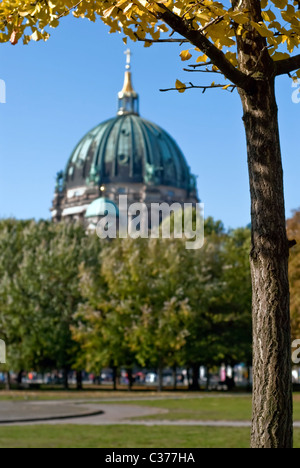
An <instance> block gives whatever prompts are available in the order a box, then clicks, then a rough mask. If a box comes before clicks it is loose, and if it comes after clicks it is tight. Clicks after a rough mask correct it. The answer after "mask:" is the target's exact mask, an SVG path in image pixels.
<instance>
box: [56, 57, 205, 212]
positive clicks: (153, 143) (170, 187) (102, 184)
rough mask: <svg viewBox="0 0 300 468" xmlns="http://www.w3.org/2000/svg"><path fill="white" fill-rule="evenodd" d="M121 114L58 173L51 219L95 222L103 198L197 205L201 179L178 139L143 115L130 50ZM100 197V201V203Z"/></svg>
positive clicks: (84, 140) (79, 146) (85, 139)
mask: <svg viewBox="0 0 300 468" xmlns="http://www.w3.org/2000/svg"><path fill="white" fill-rule="evenodd" d="M126 54H127V65H126V71H125V79H124V85H123V88H122V90H121V91H120V92H119V93H118V113H117V115H116V117H114V118H112V119H109V120H106V121H105V122H103V123H101V124H100V125H98V126H97V127H95V128H94V129H93V130H91V131H90V132H88V133H87V134H86V135H85V136H84V137H83V138H82V139H81V141H80V142H79V143H78V144H77V146H76V148H75V150H74V151H73V153H72V155H71V157H70V159H69V161H68V163H67V166H66V169H65V170H64V171H62V172H59V173H58V174H57V183H56V190H55V196H54V200H53V206H52V210H51V211H52V218H53V220H55V221H60V220H61V219H63V218H66V219H69V220H84V219H85V220H86V219H87V218H88V219H90V220H93V219H94V218H96V217H100V216H101V215H100V212H102V205H101V203H102V202H101V199H104V198H105V199H107V200H110V201H111V202H113V203H114V204H116V206H117V205H118V201H119V196H120V195H122V194H124V195H127V197H128V201H129V202H130V203H132V204H133V203H135V202H144V203H146V205H147V206H149V207H150V205H151V204H152V203H157V202H167V203H173V202H178V203H181V204H182V203H196V202H197V201H198V197H197V188H196V179H195V177H194V176H193V175H192V174H191V171H190V168H189V166H188V164H187V162H186V160H185V157H184V156H183V154H182V152H181V150H180V148H179V147H178V145H177V143H176V142H175V140H174V139H173V138H172V137H171V136H170V135H169V134H168V133H167V132H166V131H165V130H163V129H162V128H161V127H159V126H158V125H156V124H154V123H152V122H149V121H148V120H145V119H144V118H142V117H141V116H140V115H139V96H138V94H137V93H136V92H135V91H134V88H133V85H132V77H131V72H130V51H126ZM99 195H100V198H99Z"/></svg>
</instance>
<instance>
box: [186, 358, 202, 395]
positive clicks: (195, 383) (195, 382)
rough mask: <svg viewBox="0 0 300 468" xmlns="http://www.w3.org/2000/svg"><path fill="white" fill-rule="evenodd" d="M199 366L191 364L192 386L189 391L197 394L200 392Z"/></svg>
mask: <svg viewBox="0 0 300 468" xmlns="http://www.w3.org/2000/svg"><path fill="white" fill-rule="evenodd" d="M199 367H200V366H199V365H198V364H193V365H192V384H191V385H190V388H189V390H191V391H193V392H197V391H198V390H200V387H199Z"/></svg>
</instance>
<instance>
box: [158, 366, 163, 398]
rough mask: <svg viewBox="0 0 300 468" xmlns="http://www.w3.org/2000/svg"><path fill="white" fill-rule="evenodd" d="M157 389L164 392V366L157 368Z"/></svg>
mask: <svg viewBox="0 0 300 468" xmlns="http://www.w3.org/2000/svg"><path fill="white" fill-rule="evenodd" d="M157 379H158V382H157V391H158V392H162V391H163V367H162V366H159V368H158V370H157Z"/></svg>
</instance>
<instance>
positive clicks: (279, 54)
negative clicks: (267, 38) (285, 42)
mask: <svg viewBox="0 0 300 468" xmlns="http://www.w3.org/2000/svg"><path fill="white" fill-rule="evenodd" d="M289 57H290V56H289V54H285V53H283V52H275V54H273V55H272V59H273V60H274V61H275V62H277V61H278V60H284V59H288V58H289Z"/></svg>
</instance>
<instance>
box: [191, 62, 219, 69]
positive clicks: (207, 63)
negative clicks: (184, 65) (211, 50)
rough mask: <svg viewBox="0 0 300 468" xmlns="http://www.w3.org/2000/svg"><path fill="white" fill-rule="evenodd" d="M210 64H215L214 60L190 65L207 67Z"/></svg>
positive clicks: (192, 66)
mask: <svg viewBox="0 0 300 468" xmlns="http://www.w3.org/2000/svg"><path fill="white" fill-rule="evenodd" d="M208 65H213V63H212V62H205V63H197V64H196V65H189V67H191V68H198V67H207V66H208Z"/></svg>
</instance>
